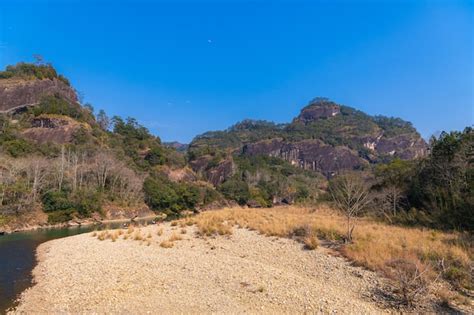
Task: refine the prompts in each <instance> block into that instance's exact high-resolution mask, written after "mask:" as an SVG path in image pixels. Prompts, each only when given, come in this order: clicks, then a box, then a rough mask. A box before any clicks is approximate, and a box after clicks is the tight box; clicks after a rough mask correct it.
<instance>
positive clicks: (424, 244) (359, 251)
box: [193, 206, 474, 288]
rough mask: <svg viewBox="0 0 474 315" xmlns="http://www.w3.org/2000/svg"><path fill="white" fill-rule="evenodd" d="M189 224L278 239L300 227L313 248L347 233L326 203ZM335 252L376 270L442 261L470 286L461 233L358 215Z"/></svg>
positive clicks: (468, 244) (467, 246)
mask: <svg viewBox="0 0 474 315" xmlns="http://www.w3.org/2000/svg"><path fill="white" fill-rule="evenodd" d="M193 222H194V223H195V224H196V225H197V230H198V234H200V235H206V236H210V235H216V234H221V235H226V234H231V233H232V226H234V225H236V226H238V227H242V228H247V229H250V230H255V231H258V232H259V233H261V234H264V235H267V236H280V237H292V236H295V235H297V234H298V231H301V230H304V231H305V232H304V233H303V234H304V235H299V236H302V237H303V239H302V240H303V242H304V243H305V244H306V243H308V244H309V245H310V247H314V246H317V239H316V237H317V238H320V239H324V240H328V241H338V240H341V239H342V238H343V236H344V235H345V231H346V225H345V219H344V217H342V216H341V215H339V214H338V213H336V212H335V211H333V210H331V209H329V208H328V207H325V206H320V207H318V208H317V209H309V208H301V207H276V208H269V209H241V208H226V209H222V210H217V211H208V212H203V213H201V214H199V215H197V216H196V217H194V218H193ZM308 235H309V238H308ZM311 237H314V238H313V239H312V238H311ZM341 243H342V242H341ZM339 250H340V252H341V253H342V254H343V255H344V256H346V257H347V258H349V259H350V260H352V261H353V262H355V263H356V264H358V265H361V266H364V267H367V268H369V269H371V270H375V271H381V272H383V271H384V270H385V266H386V264H387V262H388V261H391V260H395V259H400V258H406V257H416V258H417V259H419V260H420V261H422V262H423V263H425V264H429V265H431V266H433V267H435V268H438V270H439V266H438V263H439V262H440V261H443V263H444V272H445V274H444V277H445V278H446V279H447V280H456V281H460V282H462V283H459V284H460V285H461V286H464V287H468V288H469V287H471V288H472V278H470V277H469V270H470V268H471V266H472V261H473V257H474V250H473V247H472V239H467V240H466V237H465V235H463V234H461V233H445V232H440V231H437V230H431V229H421V228H408V227H399V226H391V225H387V224H383V223H378V222H374V221H371V220H368V219H359V220H358V222H357V225H356V228H355V230H354V241H353V242H352V243H351V244H347V245H344V244H341V246H340V247H339ZM449 270H454V272H453V273H454V277H457V278H459V279H450V277H451V276H450V273H449ZM466 273H467V274H466ZM460 274H463V275H464V276H462V275H461V276H460ZM451 283H453V282H452V281H451Z"/></svg>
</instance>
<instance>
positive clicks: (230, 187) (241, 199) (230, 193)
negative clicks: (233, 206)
mask: <svg viewBox="0 0 474 315" xmlns="http://www.w3.org/2000/svg"><path fill="white" fill-rule="evenodd" d="M219 191H220V192H221V193H222V194H223V195H224V196H225V197H226V198H228V199H232V200H235V201H237V203H238V204H239V205H244V204H246V203H247V202H248V201H249V199H250V190H249V186H248V185H247V183H246V182H244V181H242V180H238V179H229V180H227V181H225V182H224V183H223V184H222V185H220V186H219Z"/></svg>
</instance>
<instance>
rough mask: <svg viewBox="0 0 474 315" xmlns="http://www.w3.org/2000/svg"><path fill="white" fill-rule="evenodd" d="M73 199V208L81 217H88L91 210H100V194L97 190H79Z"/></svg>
mask: <svg viewBox="0 0 474 315" xmlns="http://www.w3.org/2000/svg"><path fill="white" fill-rule="evenodd" d="M74 200H75V204H74V208H75V209H76V210H77V213H78V214H79V215H80V216H81V217H88V216H90V215H91V214H92V213H93V212H99V213H100V212H102V196H101V194H100V193H99V192H92V191H79V192H78V193H77V194H76V195H75V196H74Z"/></svg>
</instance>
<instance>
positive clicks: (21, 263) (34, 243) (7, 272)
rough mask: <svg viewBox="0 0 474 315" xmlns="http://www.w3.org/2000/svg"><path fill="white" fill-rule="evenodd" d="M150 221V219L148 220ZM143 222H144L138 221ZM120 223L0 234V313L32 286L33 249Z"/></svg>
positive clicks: (13, 304) (118, 225) (34, 253)
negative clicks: (48, 242) (55, 240)
mask: <svg viewBox="0 0 474 315" xmlns="http://www.w3.org/2000/svg"><path fill="white" fill-rule="evenodd" d="M150 221H151V220H150ZM139 222H140V223H145V222H147V221H139ZM123 225H124V223H123V222H113V223H107V224H101V225H89V226H82V227H70V228H52V229H43V230H35V231H25V232H17V233H12V234H7V235H0V314H4V313H6V310H7V309H9V308H11V307H14V306H15V301H16V299H17V298H18V297H19V294H20V293H21V292H22V291H23V290H25V289H26V288H28V287H30V286H31V285H32V274H31V271H32V270H33V268H34V267H35V265H36V262H37V261H36V248H37V247H38V245H39V244H41V243H44V242H46V241H49V240H53V239H57V238H62V237H67V236H72V235H76V234H81V233H87V232H90V231H93V230H100V229H106V228H107V229H113V228H119V227H121V226H123Z"/></svg>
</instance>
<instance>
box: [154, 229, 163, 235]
mask: <svg viewBox="0 0 474 315" xmlns="http://www.w3.org/2000/svg"><path fill="white" fill-rule="evenodd" d="M163 231H164V230H163V228H162V227H160V228H158V230H157V231H156V235H158V236H161V235H163Z"/></svg>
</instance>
